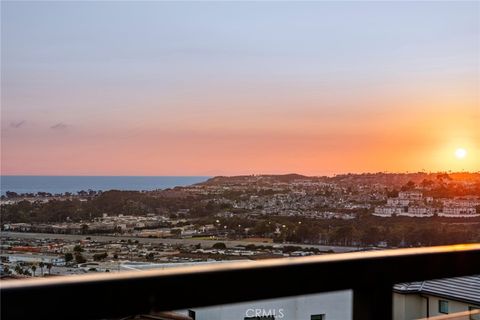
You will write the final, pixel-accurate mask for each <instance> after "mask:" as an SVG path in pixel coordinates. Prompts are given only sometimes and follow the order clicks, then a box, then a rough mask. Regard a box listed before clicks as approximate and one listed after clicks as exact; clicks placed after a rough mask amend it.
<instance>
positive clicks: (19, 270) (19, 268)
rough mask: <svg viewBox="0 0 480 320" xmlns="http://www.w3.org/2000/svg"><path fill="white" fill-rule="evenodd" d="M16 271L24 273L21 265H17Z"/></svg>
mask: <svg viewBox="0 0 480 320" xmlns="http://www.w3.org/2000/svg"><path fill="white" fill-rule="evenodd" d="M15 273H16V274H23V269H22V267H20V266H19V265H16V266H15Z"/></svg>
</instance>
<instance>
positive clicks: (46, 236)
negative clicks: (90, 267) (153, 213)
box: [1, 231, 359, 253]
mask: <svg viewBox="0 0 480 320" xmlns="http://www.w3.org/2000/svg"><path fill="white" fill-rule="evenodd" d="M1 235H2V236H5V237H12V238H20V239H62V240H72V241H75V240H85V239H86V238H87V237H90V239H92V240H96V241H101V242H108V241H119V240H122V239H124V240H128V239H131V240H132V241H135V240H138V242H140V243H166V244H184V245H195V244H200V245H201V246H202V247H204V248H210V247H211V246H212V245H213V244H214V243H217V242H223V243H225V244H226V245H227V247H229V248H230V247H235V246H238V245H248V244H254V245H273V246H279V247H283V246H292V245H294V246H299V247H302V248H308V247H313V248H317V249H319V250H321V251H328V250H333V251H334V252H337V253H341V252H349V251H356V250H358V249H359V248H356V247H337V246H321V245H310V244H308V245H304V244H292V243H287V244H280V243H262V242H249V241H241V240H239V241H230V240H203V239H202V240H200V239H192V238H186V239H170V238H169V239H160V238H141V237H129V236H107V235H74V234H50V233H26V232H4V231H2V232H1Z"/></svg>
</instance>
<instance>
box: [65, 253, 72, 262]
mask: <svg viewBox="0 0 480 320" xmlns="http://www.w3.org/2000/svg"><path fill="white" fill-rule="evenodd" d="M72 260H73V254H71V253H70V252H67V253H65V262H70V261H72Z"/></svg>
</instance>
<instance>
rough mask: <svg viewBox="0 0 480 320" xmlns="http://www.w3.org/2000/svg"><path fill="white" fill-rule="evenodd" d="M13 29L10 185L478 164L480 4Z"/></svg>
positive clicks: (123, 12)
mask: <svg viewBox="0 0 480 320" xmlns="http://www.w3.org/2000/svg"><path fill="white" fill-rule="evenodd" d="M1 18H2V22H1V23H2V25H1V27H2V33H1V36H2V43H1V44H2V47H1V54H2V58H1V64H2V65H1V67H2V71H1V76H2V78H1V80H2V83H1V89H2V97H1V99H2V100H1V102H2V114H1V116H2V117H1V118H2V119H1V125H2V127H1V139H2V140H1V142H2V146H1V160H2V166H1V173H2V174H35V175H220V174H224V175H233V174H259V173H287V172H296V173H302V174H309V175H323V174H334V173H343V172H364V171H370V172H372V171H373V172H377V171H401V172H405V171H421V170H426V171H438V170H453V171H457V170H470V171H478V170H480V99H479V89H480V58H479V55H480V25H479V23H480V22H479V21H480V2H478V1H472V2H459V1H456V2H454V1H452V2H430V1H428V2H427V1H426V2H403V3H400V2H360V1H358V2H243V3H241V2H194V3H192V2H190V3H189V2H141V3H139V2H133V1H132V2H84V3H80V2H2V16H1ZM458 148H463V149H465V150H466V152H467V154H466V156H465V157H464V158H457V157H456V156H455V151H456V150H457V149H458Z"/></svg>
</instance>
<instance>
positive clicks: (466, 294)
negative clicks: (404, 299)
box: [393, 275, 480, 305]
mask: <svg viewBox="0 0 480 320" xmlns="http://www.w3.org/2000/svg"><path fill="white" fill-rule="evenodd" d="M393 290H394V291H395V292H399V293H422V294H430V295H433V296H438V297H444V298H448V299H451V300H457V301H463V302H467V303H473V304H477V305H480V275H475V276H468V277H457V278H446V279H436V280H427V281H421V282H410V283H399V284H396V285H395V286H394V287H393Z"/></svg>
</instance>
